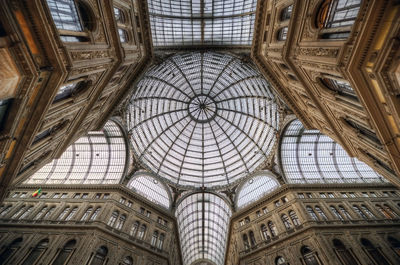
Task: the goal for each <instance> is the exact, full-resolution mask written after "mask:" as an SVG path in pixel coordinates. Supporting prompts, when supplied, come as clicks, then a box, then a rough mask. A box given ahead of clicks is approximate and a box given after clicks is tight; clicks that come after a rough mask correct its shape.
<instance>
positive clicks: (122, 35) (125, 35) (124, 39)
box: [118, 29, 128, 42]
mask: <svg viewBox="0 0 400 265" xmlns="http://www.w3.org/2000/svg"><path fill="white" fill-rule="evenodd" d="M118 34H119V40H120V41H121V42H128V32H126V30H124V29H118Z"/></svg>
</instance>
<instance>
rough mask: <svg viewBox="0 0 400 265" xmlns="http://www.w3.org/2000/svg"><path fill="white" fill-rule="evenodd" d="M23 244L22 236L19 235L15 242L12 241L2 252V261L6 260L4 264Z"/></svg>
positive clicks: (0, 258)
mask: <svg viewBox="0 0 400 265" xmlns="http://www.w3.org/2000/svg"><path fill="white" fill-rule="evenodd" d="M21 245H22V237H18V238H16V239H14V241H13V242H11V243H10V244H9V245H8V246H7V247H6V248H5V249H4V251H3V252H1V254H0V261H1V262H4V264H6V263H7V260H8V259H9V258H10V257H11V256H12V255H13V254H14V253H17V252H18V250H19V248H20V247H21Z"/></svg>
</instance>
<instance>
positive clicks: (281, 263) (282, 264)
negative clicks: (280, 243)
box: [275, 256, 289, 265]
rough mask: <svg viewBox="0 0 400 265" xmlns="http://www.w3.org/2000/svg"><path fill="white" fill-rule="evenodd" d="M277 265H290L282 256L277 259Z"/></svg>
mask: <svg viewBox="0 0 400 265" xmlns="http://www.w3.org/2000/svg"><path fill="white" fill-rule="evenodd" d="M275 265H289V263H287V262H286V260H285V259H284V258H283V257H282V256H278V257H276V259H275Z"/></svg>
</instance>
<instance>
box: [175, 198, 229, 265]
mask: <svg viewBox="0 0 400 265" xmlns="http://www.w3.org/2000/svg"><path fill="white" fill-rule="evenodd" d="M231 215H232V211H231V208H230V206H229V204H228V203H227V202H226V201H225V199H224V198H223V197H220V196H218V195H217V194H214V193H208V192H200V191H199V192H192V193H188V194H187V195H185V196H184V197H183V198H182V200H180V201H179V204H178V206H177V209H176V212H175V216H176V218H177V222H178V229H179V238H180V242H181V248H182V256H183V261H184V263H185V264H192V263H196V262H198V261H199V260H210V261H212V262H213V263H214V264H220V263H223V260H224V254H225V248H226V236H227V233H228V223H229V218H230V216H231ZM200 220H201V221H200ZM216 227H217V229H216ZM203 240H205V241H206V242H208V243H207V244H205V245H203V244H202V243H201V242H202V241H203Z"/></svg>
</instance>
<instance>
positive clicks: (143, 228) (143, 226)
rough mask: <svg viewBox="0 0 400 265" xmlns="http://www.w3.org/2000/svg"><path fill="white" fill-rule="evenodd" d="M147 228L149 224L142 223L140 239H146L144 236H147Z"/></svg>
mask: <svg viewBox="0 0 400 265" xmlns="http://www.w3.org/2000/svg"><path fill="white" fill-rule="evenodd" d="M146 230H147V226H146V225H145V224H142V225H141V226H140V229H139V233H138V238H139V239H140V240H143V239H144V236H145V234H146Z"/></svg>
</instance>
